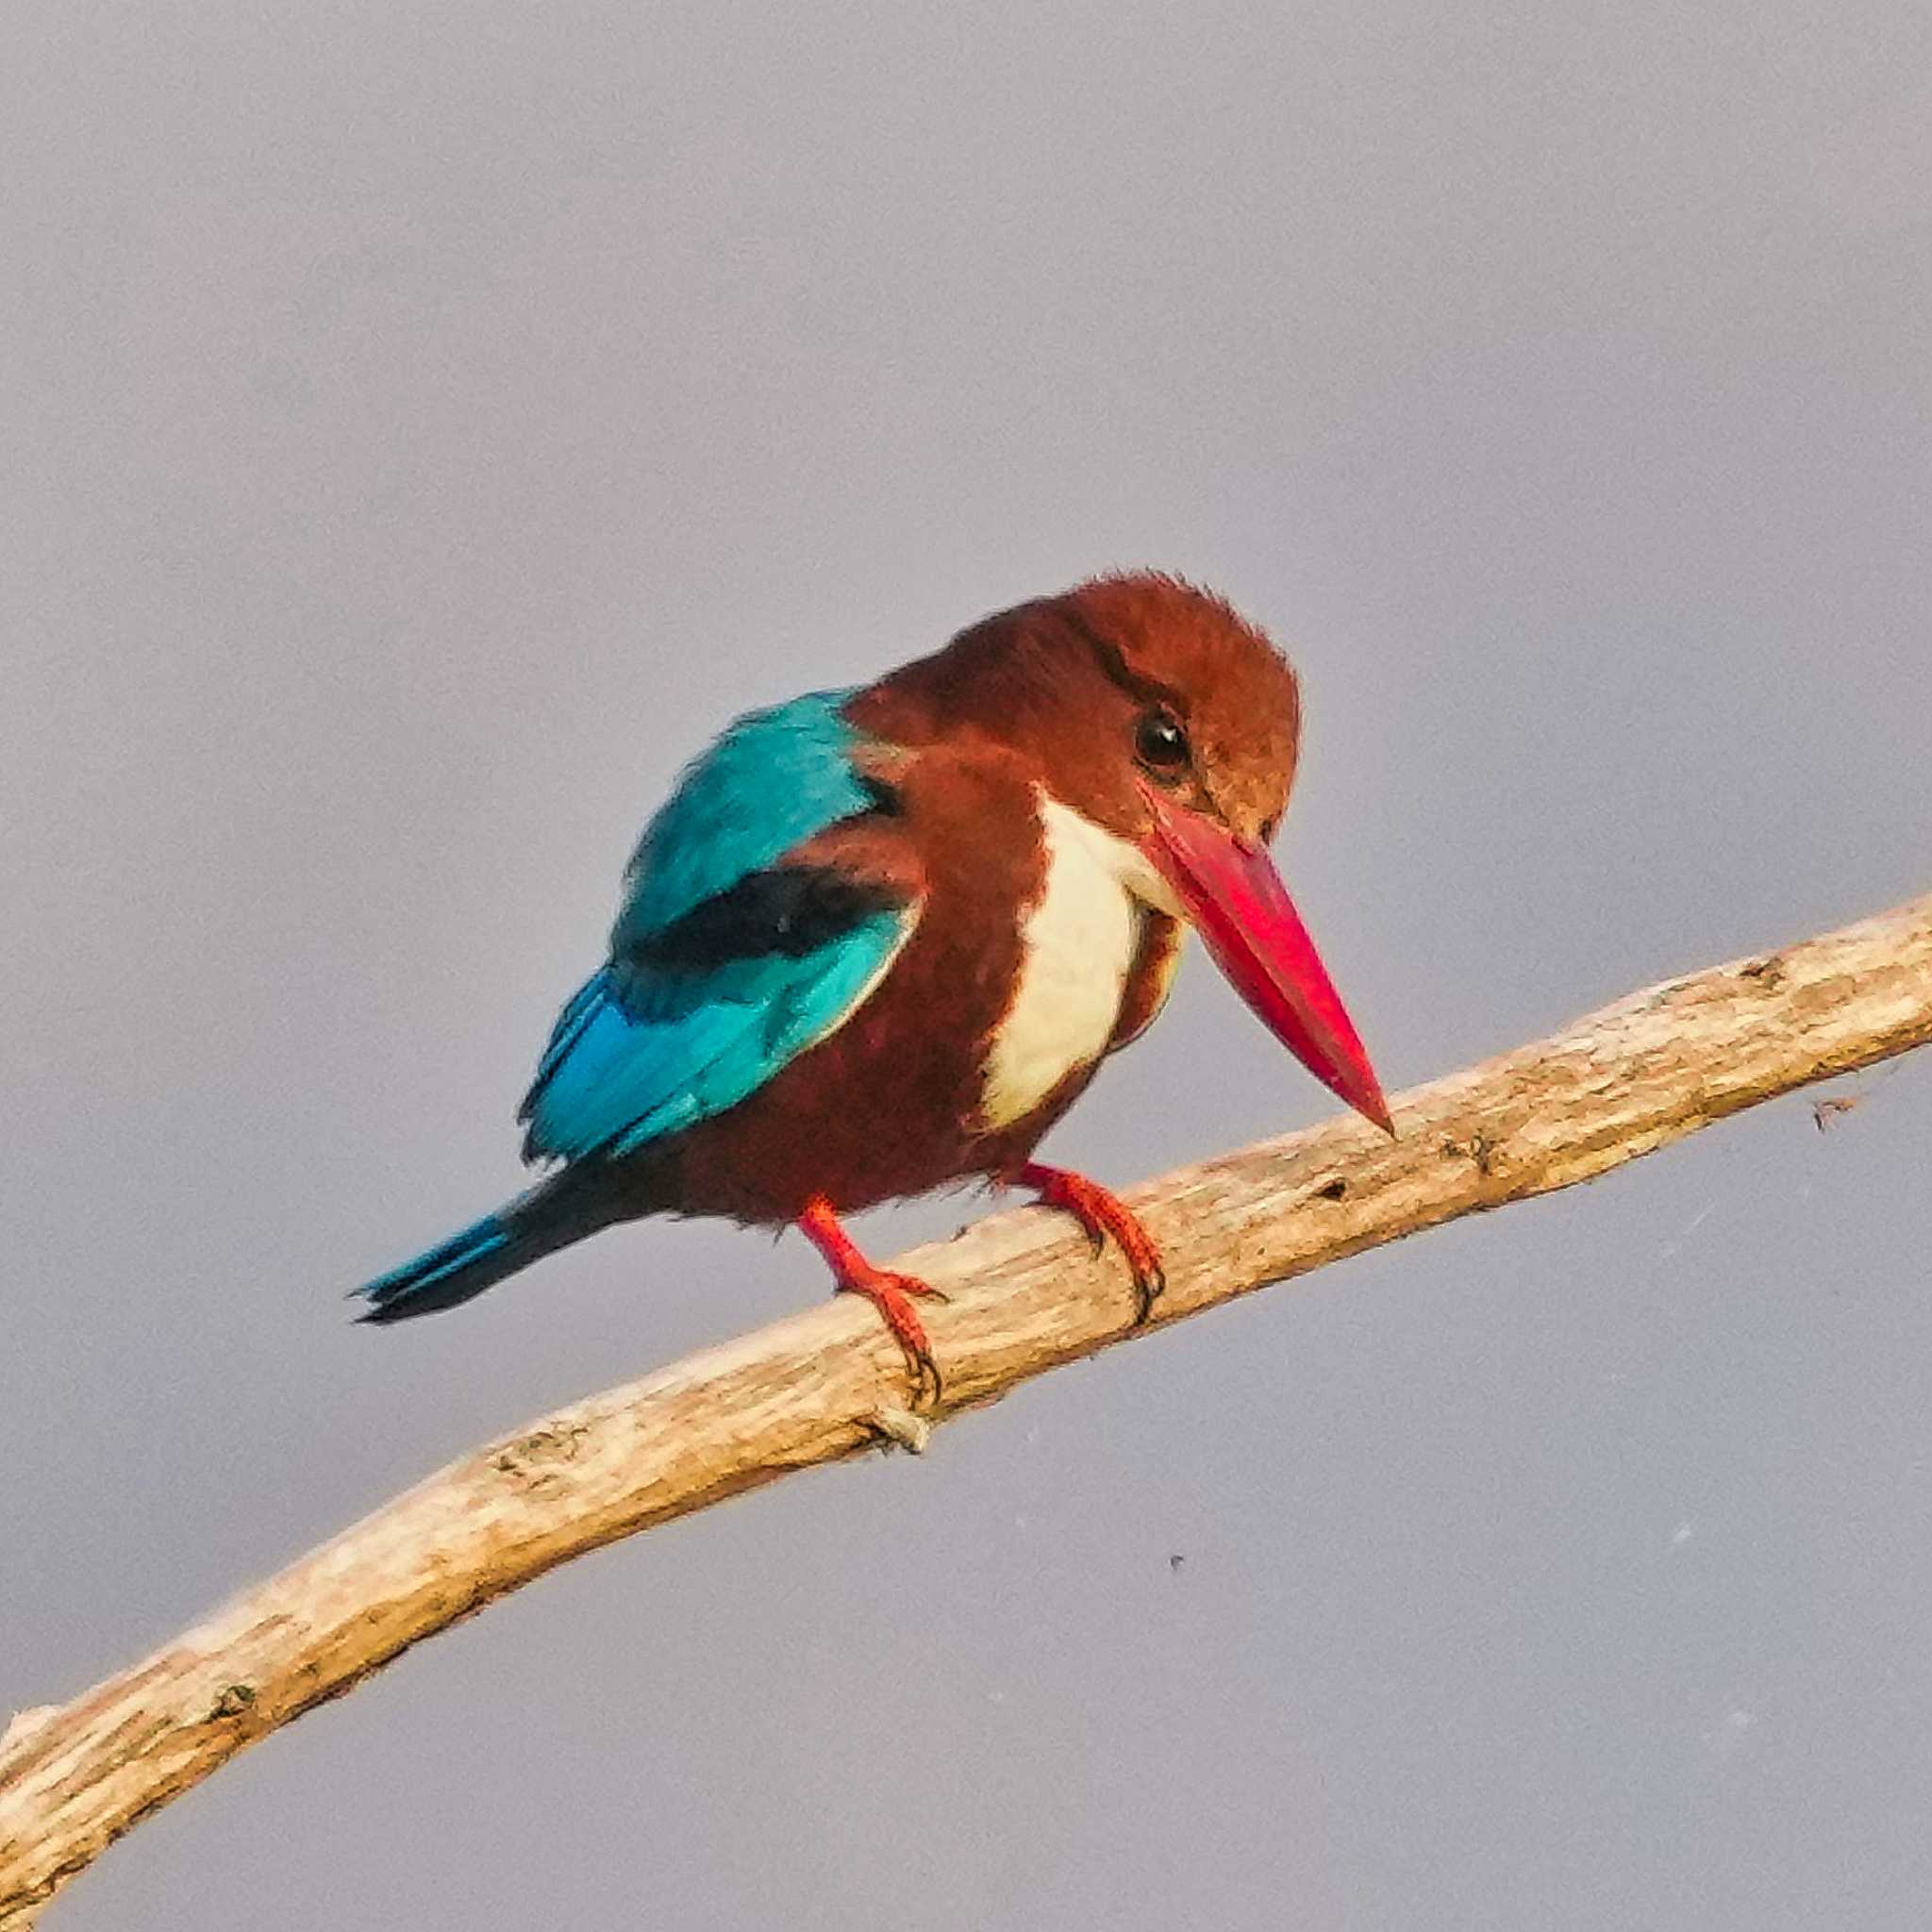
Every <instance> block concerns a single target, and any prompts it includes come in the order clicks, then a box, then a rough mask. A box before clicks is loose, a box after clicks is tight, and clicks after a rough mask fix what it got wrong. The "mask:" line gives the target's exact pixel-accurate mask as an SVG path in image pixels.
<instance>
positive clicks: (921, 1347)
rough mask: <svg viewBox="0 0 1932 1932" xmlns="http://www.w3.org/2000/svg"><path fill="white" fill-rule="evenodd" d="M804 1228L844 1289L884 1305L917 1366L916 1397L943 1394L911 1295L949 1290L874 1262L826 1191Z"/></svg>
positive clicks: (803, 1220)
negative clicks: (843, 1224)
mask: <svg viewBox="0 0 1932 1932" xmlns="http://www.w3.org/2000/svg"><path fill="white" fill-rule="evenodd" d="M798 1227H799V1231H800V1232H801V1233H802V1234H803V1235H804V1236H805V1238H806V1240H808V1241H810V1243H811V1244H812V1246H813V1247H815V1248H816V1249H817V1250H818V1251H819V1253H820V1254H822V1255H823V1256H824V1257H825V1261H826V1264H827V1265H828V1266H829V1267H830V1269H831V1271H832V1274H833V1277H834V1279H835V1280H836V1281H837V1283H838V1287H839V1292H840V1293H841V1294H862V1295H863V1296H864V1297H865V1298H866V1300H867V1301H869V1302H870V1303H871V1304H872V1305H873V1307H875V1308H876V1309H877V1310H878V1311H879V1315H880V1318H881V1319H882V1320H883V1321H884V1323H885V1324H886V1326H887V1327H888V1328H890V1329H891V1331H892V1337H893V1340H894V1341H897V1342H898V1344H899V1346H900V1347H901V1348H902V1349H904V1350H905V1351H906V1362H907V1366H908V1368H910V1369H911V1371H912V1399H913V1400H914V1401H915V1402H917V1401H918V1400H919V1399H920V1398H921V1397H922V1396H924V1393H925V1391H926V1388H927V1386H928V1385H930V1387H931V1389H932V1399H933V1400H934V1401H935V1402H937V1401H938V1400H939V1399H940V1386H941V1385H940V1370H939V1364H938V1363H937V1362H936V1361H934V1360H933V1358H932V1343H931V1342H930V1341H927V1340H926V1336H925V1324H924V1323H923V1322H922V1321H921V1320H920V1319H919V1311H918V1310H917V1309H916V1308H914V1307H913V1306H912V1302H911V1297H912V1296H914V1295H930V1296H931V1297H932V1298H933V1299H934V1300H935V1301H941V1302H942V1301H944V1300H945V1296H944V1295H943V1294H941V1292H940V1291H939V1290H938V1289H936V1288H934V1287H932V1286H930V1285H929V1284H928V1283H926V1282H924V1281H922V1280H920V1278H919V1277H918V1276H917V1275H916V1274H893V1273H892V1272H891V1269H889V1268H878V1267H874V1265H873V1263H872V1262H870V1261H868V1260H867V1259H866V1258H865V1257H864V1256H863V1255H862V1254H860V1253H859V1251H858V1247H857V1246H856V1245H855V1244H854V1242H853V1240H852V1237H851V1236H850V1235H849V1234H847V1233H846V1232H845V1230H844V1228H843V1227H841V1225H840V1224H839V1217H838V1216H837V1215H836V1214H835V1213H834V1212H833V1211H832V1204H831V1203H830V1202H829V1201H826V1200H824V1198H823V1197H821V1198H820V1199H818V1200H815V1201H813V1202H812V1203H811V1204H810V1205H809V1206H808V1208H806V1210H805V1212H804V1213H803V1214H801V1215H800V1216H799V1217H798Z"/></svg>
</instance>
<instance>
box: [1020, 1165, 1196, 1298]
mask: <svg viewBox="0 0 1932 1932" xmlns="http://www.w3.org/2000/svg"><path fill="white" fill-rule="evenodd" d="M1013 1179H1014V1180H1015V1181H1016V1182H1017V1183H1018V1184H1019V1185H1020V1186H1021V1187H1023V1188H1037V1189H1038V1190H1039V1191H1040V1198H1041V1201H1043V1202H1044V1203H1045V1204H1046V1205H1047V1207H1049V1208H1064V1209H1065V1210H1066V1211H1067V1212H1068V1213H1069V1214H1071V1215H1072V1216H1073V1217H1074V1220H1075V1221H1077V1222H1078V1223H1079V1224H1080V1225H1081V1226H1082V1227H1084V1228H1085V1229H1086V1230H1087V1235H1088V1239H1089V1240H1091V1241H1092V1243H1093V1252H1094V1253H1095V1254H1096V1255H1097V1254H1099V1253H1100V1252H1101V1250H1102V1249H1103V1248H1105V1247H1106V1245H1107V1238H1108V1235H1111V1236H1112V1237H1113V1238H1114V1240H1115V1241H1118V1242H1119V1243H1120V1250H1121V1253H1122V1254H1123V1255H1124V1256H1125V1257H1126V1260H1127V1266H1128V1267H1129V1268H1131V1269H1132V1270H1133V1272H1134V1303H1135V1307H1134V1322H1135V1324H1136V1326H1138V1325H1139V1324H1141V1323H1142V1322H1144V1321H1145V1320H1146V1319H1147V1317H1148V1316H1149V1315H1151V1314H1152V1313H1153V1312H1154V1299H1155V1297H1156V1296H1157V1295H1158V1294H1159V1293H1160V1291H1162V1290H1163V1289H1164V1288H1165V1287H1166V1286H1167V1277H1166V1275H1165V1274H1162V1273H1161V1268H1160V1250H1159V1249H1158V1248H1157V1247H1156V1246H1155V1245H1154V1239H1153V1237H1152V1236H1151V1235H1150V1234H1149V1233H1148V1232H1147V1230H1146V1229H1145V1228H1144V1227H1142V1226H1141V1224H1140V1222H1138V1221H1137V1220H1136V1219H1135V1218H1134V1215H1133V1213H1132V1211H1131V1210H1130V1209H1129V1208H1127V1206H1126V1204H1125V1203H1124V1202H1123V1201H1121V1200H1119V1199H1117V1198H1116V1197H1115V1196H1114V1195H1112V1194H1109V1193H1108V1191H1107V1190H1106V1189H1105V1188H1103V1187H1102V1186H1101V1185H1100V1183H1099V1182H1098V1181H1090V1180H1089V1179H1088V1178H1087V1176H1086V1175H1085V1174H1074V1172H1073V1171H1072V1170H1071V1169H1069V1168H1064V1167H1048V1166H1047V1165H1046V1164H1045V1163H1044V1162H1042V1161H1038V1160H1029V1161H1027V1162H1026V1163H1025V1164H1024V1166H1023V1167H1021V1168H1019V1169H1017V1170H1016V1171H1015V1173H1014V1174H1013Z"/></svg>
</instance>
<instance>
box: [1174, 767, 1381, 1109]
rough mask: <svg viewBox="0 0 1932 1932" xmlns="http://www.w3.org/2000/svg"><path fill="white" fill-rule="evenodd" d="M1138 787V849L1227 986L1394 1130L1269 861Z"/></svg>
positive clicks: (1339, 1090)
mask: <svg viewBox="0 0 1932 1932" xmlns="http://www.w3.org/2000/svg"><path fill="white" fill-rule="evenodd" d="M1141 792H1142V795H1143V796H1144V797H1145V798H1146V800H1147V803H1148V805H1149V807H1150V808H1151V809H1152V810H1153V813H1154V829H1153V831H1152V832H1150V833H1149V834H1148V836H1147V839H1146V841H1145V842H1144V843H1143V845H1142V846H1141V850H1142V851H1144V852H1145V853H1146V855H1147V857H1148V858H1151V859H1152V860H1153V861H1154V863H1155V864H1156V866H1158V868H1159V870H1160V874H1161V876H1162V877H1163V878H1164V879H1166V880H1167V882H1168V884H1169V885H1171V886H1172V887H1173V888H1174V895H1175V897H1176V898H1178V899H1179V900H1180V902H1181V904H1182V906H1183V907H1185V908H1187V914H1188V917H1189V919H1191V921H1192V922H1193V924H1194V926H1195V928H1196V930H1197V931H1199V933H1200V935H1201V937H1202V938H1203V939H1204V940H1205V941H1207V942H1208V951H1209V952H1210V953H1212V954H1213V955H1214V960H1215V963H1216V965H1218V966H1219V967H1220V968H1221V970H1222V972H1224V974H1226V975H1227V977H1228V980H1229V981H1230V983H1231V984H1232V985H1233V987H1234V990H1235V991H1237V992H1238V993H1240V994H1241V997H1242V999H1244V1000H1246V1001H1247V1003H1248V1005H1249V1006H1250V1007H1251V1008H1253V1009H1254V1010H1255V1012H1256V1014H1257V1016H1258V1017H1259V1018H1260V1020H1261V1022H1262V1023H1263V1024H1265V1025H1266V1026H1267V1027H1268V1029H1269V1030H1270V1031H1271V1032H1272V1033H1273V1034H1274V1036H1275V1038H1276V1039H1277V1040H1279V1041H1281V1042H1282V1044H1283V1045H1284V1046H1286V1047H1287V1048H1288V1049H1289V1051H1290V1052H1291V1053H1292V1054H1293V1055H1294V1057H1295V1058H1297V1059H1298V1060H1300V1061H1301V1063H1302V1065H1303V1066H1305V1067H1306V1068H1307V1070H1308V1072H1309V1073H1311V1074H1314V1076H1315V1078H1316V1079H1318V1080H1319V1081H1321V1083H1322V1084H1323V1086H1324V1087H1326V1088H1327V1089H1328V1090H1329V1091H1330V1092H1332V1093H1335V1094H1337V1095H1339V1096H1340V1097H1341V1099H1343V1100H1345V1101H1347V1103H1348V1104H1349V1106H1351V1107H1352V1108H1355V1109H1356V1111H1357V1113H1361V1114H1365V1115H1367V1116H1368V1118H1369V1119H1370V1120H1372V1121H1374V1124H1376V1125H1377V1126H1378V1127H1380V1128H1381V1129H1382V1130H1383V1131H1384V1132H1385V1133H1389V1134H1392V1133H1394V1131H1395V1129H1394V1126H1393V1125H1392V1124H1391V1122H1390V1119H1389V1103H1388V1102H1387V1101H1386V1100H1384V1099H1383V1097H1382V1088H1381V1083H1380V1082H1379V1081H1378V1080H1377V1079H1376V1078H1375V1070H1374V1068H1373V1067H1372V1066H1370V1064H1369V1057H1368V1055H1367V1054H1366V1053H1365V1052H1364V1051H1363V1050H1362V1043H1361V1041H1360V1039H1359V1038H1358V1037H1357V1033H1356V1030H1355V1027H1354V1025H1353V1024H1351V1022H1350V1020H1349V1017H1348V1014H1347V1013H1346V1011H1344V1010H1343V1008H1342V1005H1341V994H1340V993H1338V992H1337V991H1335V987H1334V983H1333V982H1332V981H1331V980H1330V979H1329V977H1328V972H1327V969H1326V968H1325V967H1324V965H1323V964H1322V957H1321V955H1320V954H1319V953H1317V952H1316V951H1315V942H1314V941H1313V940H1311V939H1310V938H1309V937H1308V929H1307V926H1305V925H1304V924H1302V921H1301V915H1300V914H1299V913H1298V912H1297V911H1296V910H1295V909H1294V902H1293V901H1292V900H1291V899H1290V898H1289V896H1288V888H1287V887H1286V886H1284V885H1283V884H1282V883H1281V874H1279V873H1278V872H1276V871H1275V870H1274V860H1273V859H1271V858H1269V857H1268V854H1267V852H1266V851H1265V849H1263V848H1262V847H1261V846H1259V845H1249V844H1247V843H1245V842H1243V841H1241V840H1240V839H1237V838H1236V837H1235V836H1234V834H1233V833H1231V832H1230V831H1228V830H1227V828H1226V827H1225V826H1224V825H1220V824H1216V823H1215V822H1214V821H1213V820H1211V819H1209V818H1207V817H1205V816H1204V815H1203V814H1202V813H1200V812H1197V811H1190V810H1188V809H1187V808H1185V807H1183V806H1179V805H1176V804H1175V803H1174V800H1173V799H1171V798H1169V797H1167V796H1166V795H1165V794H1164V793H1162V792H1160V791H1157V790H1156V789H1155V788H1154V787H1153V786H1151V785H1146V784H1143V785H1142V786H1141Z"/></svg>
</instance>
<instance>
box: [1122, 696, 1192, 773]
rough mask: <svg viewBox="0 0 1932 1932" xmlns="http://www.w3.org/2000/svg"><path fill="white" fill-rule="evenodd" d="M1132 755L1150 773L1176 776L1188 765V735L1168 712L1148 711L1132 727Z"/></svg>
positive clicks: (1171, 713) (1172, 714)
mask: <svg viewBox="0 0 1932 1932" xmlns="http://www.w3.org/2000/svg"><path fill="white" fill-rule="evenodd" d="M1134 755H1135V757H1137V758H1139V759H1140V760H1141V763H1142V764H1143V765H1145V766H1146V767H1147V769H1148V770H1149V771H1150V772H1166V773H1170V774H1171V773H1174V772H1178V771H1179V770H1180V769H1181V768H1182V767H1183V766H1184V765H1185V764H1186V763H1187V762H1188V734H1187V733H1186V732H1185V731H1183V730H1182V729H1181V727H1180V725H1179V724H1178V723H1176V722H1175V719H1174V713H1173V712H1172V711H1148V712H1146V713H1145V714H1144V715H1143V716H1142V717H1141V722H1140V723H1139V724H1137V725H1136V726H1135V727H1134Z"/></svg>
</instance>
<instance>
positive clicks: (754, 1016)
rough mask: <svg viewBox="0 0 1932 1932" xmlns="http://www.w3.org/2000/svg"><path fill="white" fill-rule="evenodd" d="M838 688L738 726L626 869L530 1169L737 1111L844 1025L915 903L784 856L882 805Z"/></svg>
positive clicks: (580, 996) (550, 1052)
mask: <svg viewBox="0 0 1932 1932" xmlns="http://www.w3.org/2000/svg"><path fill="white" fill-rule="evenodd" d="M848 695H849V693H848V692H844V691H825V692H819V693H817V694H815V695H813V696H811V697H805V698H798V699H795V700H794V701H793V702H792V703H791V704H788V705H781V706H778V707H776V708H774V709H772V710H768V711H758V712H754V713H752V714H751V715H750V716H749V717H746V718H742V719H741V720H740V721H739V722H738V723H737V724H734V725H732V727H731V728H730V729H729V730H728V731H726V732H725V733H724V736H723V737H722V738H721V739H719V741H717V742H716V743H715V744H714V745H713V746H712V747H711V748H710V750H709V751H708V752H707V753H705V755H704V756H703V757H702V758H699V759H698V760H697V761H696V762H695V763H693V764H692V765H691V767H690V768H689V769H688V770H687V771H686V772H685V774H684V775H683V777H682V778H681V779H680V781H679V783H678V786H677V789H676V791H675V792H674V793H673V795H672V797H671V798H670V799H669V800H668V801H667V803H666V804H665V806H664V808H663V809H662V810H660V811H659V812H658V815H657V817H656V818H655V819H654V820H652V822H651V824H650V825H649V827H648V828H647V829H646V831H645V833H644V836H643V838H642V840H641V841H640V842H639V845H638V849H637V852H636V855H635V857H634V858H632V860H631V862H630V866H629V868H628V870H627V871H626V873H625V893H624V900H623V903H622V905H621V906H620V908H619V909H618V914H617V920H616V924H614V925H613V927H612V928H611V935H610V958H609V959H608V962H607V963H606V964H605V965H604V966H603V967H602V968H601V969H600V970H599V971H598V972H597V973H595V974H592V976H591V979H590V980H589V981H588V982H587V983H586V984H585V985H584V986H583V987H582V988H580V989H579V991H577V993H576V994H575V997H574V998H573V999H572V1000H571V1002H570V1004H569V1005H568V1006H566V1007H565V1008H564V1009H563V1012H562V1014H561V1015H560V1016H559V1017H558V1022H557V1026H556V1029H555V1030H554V1031H553V1033H552V1034H551V1037H550V1043H549V1045H548V1046H547V1047H546V1048H545V1050H544V1053H543V1058H542V1059H541V1062H540V1063H539V1065H538V1068H537V1075H536V1079H535V1081H534V1082H533V1083H532V1085H531V1088H530V1091H529V1093H528V1094H527V1096H525V1101H524V1105H523V1108H522V1110H521V1112H520V1113H519V1115H518V1118H519V1119H520V1120H522V1121H524V1122H525V1123H526V1124H527V1129H528V1131H527V1132H526V1134H525V1141H524V1153H525V1158H527V1159H533V1160H544V1159H548V1160H580V1159H584V1158H589V1157H591V1156H593V1155H605V1156H612V1157H615V1156H620V1155H625V1154H631V1153H635V1152H637V1151H638V1150H639V1149H640V1148H642V1147H645V1146H648V1145H649V1144H650V1143H651V1142H652V1141H657V1140H659V1139H661V1138H662V1137H663V1136H665V1135H667V1134H675V1133H676V1132H678V1131H679V1130H680V1129H681V1128H685V1127H689V1126H691V1125H693V1124H696V1123H697V1122H699V1121H701V1120H705V1119H707V1118H708V1117H709V1116H710V1115H712V1114H716V1113H721V1112H723V1111H724V1108H728V1107H734V1106H736V1105H737V1104H738V1102H740V1101H741V1100H743V1099H745V1098H746V1097H747V1096H748V1095H750V1094H752V1093H754V1092H756V1091H758V1088H760V1087H761V1086H763V1085H764V1083H765V1082H766V1081H767V1080H769V1079H770V1078H771V1077H772V1076H773V1075H774V1074H775V1073H777V1072H778V1071H779V1069H780V1068H781V1067H784V1066H785V1065H786V1064H788V1063H789V1062H790V1061H791V1060H793V1059H795V1058H797V1057H798V1055H799V1054H801V1053H803V1052H804V1051H805V1050H806V1049H807V1048H808V1047H809V1046H810V1045H812V1044H813V1043H814V1042H815V1041H819V1040H822V1039H824V1037H825V1036H826V1035H827V1034H829V1033H830V1032H832V1031H833V1030H834V1029H835V1028H836V1027H837V1026H839V1025H840V1024H841V1023H842V1022H843V1021H844V1020H845V1019H846V1018H847V1016H848V1015H849V1014H850V1013H851V1012H852V1010H853V1009H854V1008H856V1007H857V1006H858V1004H859V1002H860V1001H862V1000H863V999H864V998H865V996H866V994H867V993H868V992H869V991H871V990H872V988H873V987H874V985H875V984H876V983H877V981H878V979H879V978H880V976H881V975H882V974H884V972H885V970H886V968H887V966H888V965H889V964H890V963H891V958H892V956H893V955H894V954H895V953H896V952H897V951H898V949H899V948H900V947H901V946H902V945H903V944H904V943H905V942H906V940H907V938H908V936H909V935H910V933H911V930H912V926H913V924H914V922H915V921H916V920H917V918H918V908H917V906H916V905H914V904H911V903H908V902H907V901H906V900H904V899H903V898H902V897H900V896H899V895H897V894H895V893H892V892H891V891H888V890H887V889H885V888H883V887H880V886H876V885H874V884H871V883H869V882H867V881H864V880H860V879H856V878H853V877H849V876H847V875H846V874H841V873H840V872H838V871H836V870H834V869H832V868H829V867H824V866H808V865H802V864H799V863H797V862H795V861H793V862H787V858H788V855H790V854H791V853H792V852H793V850H794V848H795V847H797V846H798V845H800V844H801V843H803V842H804V841H806V840H808V839H810V838H813V837H814V836H816V835H817V834H818V833H820V832H823V831H824V830H825V829H826V827H827V826H829V825H833V824H838V823H839V822H840V821H841V820H842V819H849V818H856V817H858V816H861V815H862V814H864V813H867V812H872V811H876V810H878V809H880V808H881V806H882V803H883V802H884V795H883V794H882V792H881V790H880V788H879V787H878V786H877V785H876V784H875V783H874V781H872V780H869V779H868V778H866V777H865V776H864V775H863V774H861V773H859V772H858V770H857V769H856V768H855V766H854V763H853V754H854V752H855V751H856V750H857V749H858V745H859V742H860V741H859V739H858V734H857V733H855V732H854V730H853V728H852V726H851V725H850V724H847V723H846V721H845V719H844V718H843V717H842V716H841V713H840V709H839V707H840V705H841V702H842V701H843V700H844V699H845V698H846V697H847V696H848Z"/></svg>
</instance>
